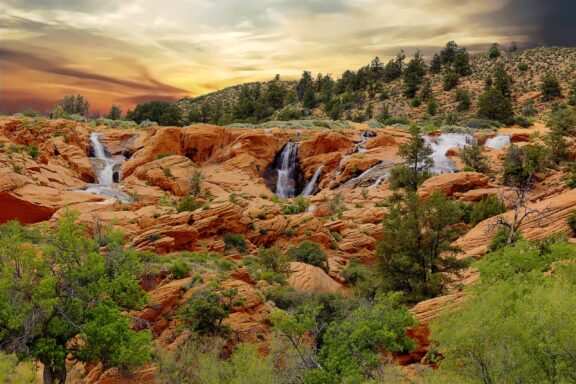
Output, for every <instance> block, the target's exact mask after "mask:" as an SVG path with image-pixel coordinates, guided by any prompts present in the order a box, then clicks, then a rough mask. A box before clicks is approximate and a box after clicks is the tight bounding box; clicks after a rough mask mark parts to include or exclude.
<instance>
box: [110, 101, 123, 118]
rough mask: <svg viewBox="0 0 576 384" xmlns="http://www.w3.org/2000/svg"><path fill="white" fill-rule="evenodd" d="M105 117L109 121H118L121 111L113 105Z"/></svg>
mask: <svg viewBox="0 0 576 384" xmlns="http://www.w3.org/2000/svg"><path fill="white" fill-rule="evenodd" d="M106 117H107V118H108V119H110V120H120V118H121V117H122V110H121V109H120V106H119V105H116V104H114V105H113V106H112V108H110V112H109V113H108V116H106Z"/></svg>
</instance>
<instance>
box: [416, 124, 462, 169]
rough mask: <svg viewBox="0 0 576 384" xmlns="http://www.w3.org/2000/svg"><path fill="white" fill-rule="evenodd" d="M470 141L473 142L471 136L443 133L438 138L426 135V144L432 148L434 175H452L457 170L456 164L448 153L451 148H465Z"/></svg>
mask: <svg viewBox="0 0 576 384" xmlns="http://www.w3.org/2000/svg"><path fill="white" fill-rule="evenodd" d="M469 140H473V138H472V136H471V135H466V134H460V133H443V134H441V135H440V136H438V137H430V136H428V135H424V142H425V143H426V144H428V145H429V146H430V148H432V151H433V153H432V160H434V166H433V167H432V169H431V171H432V172H433V173H452V172H455V171H456V170H457V168H456V164H454V161H452V160H451V159H450V158H448V156H446V151H448V150H449V149H450V148H455V147H457V148H463V147H465V146H466V145H467V144H468V142H469Z"/></svg>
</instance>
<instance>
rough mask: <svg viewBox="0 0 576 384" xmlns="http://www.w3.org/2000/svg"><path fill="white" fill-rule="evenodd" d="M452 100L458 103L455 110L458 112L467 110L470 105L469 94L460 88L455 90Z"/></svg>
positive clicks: (470, 98)
mask: <svg viewBox="0 0 576 384" xmlns="http://www.w3.org/2000/svg"><path fill="white" fill-rule="evenodd" d="M454 100H455V101H456V102H457V103H458V107H457V108H456V109H457V110H458V111H460V112H463V111H467V110H469V109H470V105H471V104H472V97H471V96H470V92H469V91H468V90H466V89H462V88H459V89H457V90H456V93H455V94H454Z"/></svg>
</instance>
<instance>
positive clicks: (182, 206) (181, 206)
mask: <svg viewBox="0 0 576 384" xmlns="http://www.w3.org/2000/svg"><path fill="white" fill-rule="evenodd" d="M201 206H202V204H200V203H197V202H196V198H195V197H194V196H190V195H186V196H184V197H183V198H182V199H181V200H180V202H179V203H178V206H177V207H176V211H178V212H184V211H190V212H192V211H195V210H197V209H198V208H200V207H201Z"/></svg>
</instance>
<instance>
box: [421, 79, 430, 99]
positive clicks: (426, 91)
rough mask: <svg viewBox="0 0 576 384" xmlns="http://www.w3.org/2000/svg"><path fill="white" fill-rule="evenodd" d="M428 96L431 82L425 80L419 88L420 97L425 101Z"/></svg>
mask: <svg viewBox="0 0 576 384" xmlns="http://www.w3.org/2000/svg"><path fill="white" fill-rule="evenodd" d="M430 97H432V84H431V83H430V80H426V81H425V82H424V85H423V86H422V89H421V90H420V99H422V100H424V101H426V100H428V99H429V98H430Z"/></svg>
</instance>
